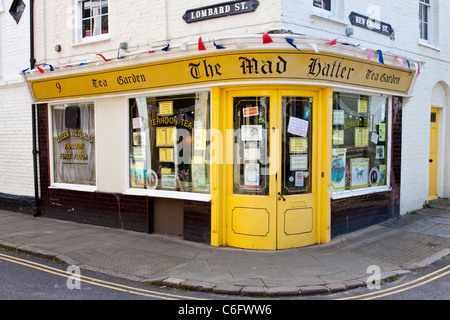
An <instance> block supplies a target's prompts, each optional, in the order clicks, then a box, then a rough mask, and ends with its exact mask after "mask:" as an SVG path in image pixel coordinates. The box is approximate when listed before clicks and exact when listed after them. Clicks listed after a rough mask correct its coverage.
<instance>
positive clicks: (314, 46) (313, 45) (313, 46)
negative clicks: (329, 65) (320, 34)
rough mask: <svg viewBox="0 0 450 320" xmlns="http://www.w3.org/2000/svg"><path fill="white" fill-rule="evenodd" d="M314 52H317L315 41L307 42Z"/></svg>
mask: <svg viewBox="0 0 450 320" xmlns="http://www.w3.org/2000/svg"><path fill="white" fill-rule="evenodd" d="M308 44H309V45H310V46H311V47H312V48H313V49H314V51H315V52H316V53H319V48H318V47H317V44H315V43H308Z"/></svg>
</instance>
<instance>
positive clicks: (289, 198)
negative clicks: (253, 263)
mask: <svg viewBox="0 0 450 320" xmlns="http://www.w3.org/2000/svg"><path fill="white" fill-rule="evenodd" d="M315 101H317V94H316V93H314V92H309V91H304V92H302V91H298V90H296V91H281V90H246V91H229V92H228V95H227V107H228V115H227V138H226V140H227V146H226V148H227V149H226V150H227V177H226V181H227V196H226V211H227V245H229V246H234V247H240V248H248V249H266V250H275V249H285V248H292V247H301V246H305V245H309V244H313V243H316V224H317V219H316V216H317V212H316V209H315V201H316V200H317V199H316V196H317V192H316V190H317V166H316V163H317V161H316V160H317V159H316V157H317V154H316V152H315V151H314V149H315V148H314V147H313V146H314V145H315V144H316V143H317V140H316V139H317V138H316V136H317V121H316V120H315V118H314V112H315V111H314V108H315Z"/></svg>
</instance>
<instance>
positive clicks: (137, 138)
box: [133, 132, 145, 146]
mask: <svg viewBox="0 0 450 320" xmlns="http://www.w3.org/2000/svg"><path fill="white" fill-rule="evenodd" d="M144 139H145V136H144V135H143V134H142V132H133V146H143V145H145V140H144Z"/></svg>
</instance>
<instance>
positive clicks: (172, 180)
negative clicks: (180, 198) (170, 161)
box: [161, 174, 176, 188]
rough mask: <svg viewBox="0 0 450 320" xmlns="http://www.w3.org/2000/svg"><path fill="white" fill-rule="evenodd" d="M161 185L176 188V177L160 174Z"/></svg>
mask: <svg viewBox="0 0 450 320" xmlns="http://www.w3.org/2000/svg"><path fill="white" fill-rule="evenodd" d="M161 184H162V186H163V187H170V188H175V187H176V177H175V175H174V174H162V175H161Z"/></svg>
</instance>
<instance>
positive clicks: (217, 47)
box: [213, 41, 225, 50]
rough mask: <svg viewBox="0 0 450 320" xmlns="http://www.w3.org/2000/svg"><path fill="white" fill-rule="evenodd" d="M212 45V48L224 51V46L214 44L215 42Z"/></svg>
mask: <svg viewBox="0 0 450 320" xmlns="http://www.w3.org/2000/svg"><path fill="white" fill-rule="evenodd" d="M213 43H214V46H215V47H216V49H219V50H220V49H225V47H224V46H221V45H219V44H216V42H215V41H214V42H213Z"/></svg>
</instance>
